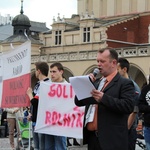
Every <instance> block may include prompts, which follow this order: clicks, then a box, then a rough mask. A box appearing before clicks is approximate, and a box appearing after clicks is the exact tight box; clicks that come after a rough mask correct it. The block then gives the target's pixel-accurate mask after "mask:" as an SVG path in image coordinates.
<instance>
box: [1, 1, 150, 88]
mask: <svg viewBox="0 0 150 150" xmlns="http://www.w3.org/2000/svg"><path fill="white" fill-rule="evenodd" d="M77 2H78V8H77V9H78V14H73V15H72V17H71V18H60V16H59V15H58V16H57V18H56V19H53V24H52V25H51V26H52V28H51V30H47V31H45V32H41V33H38V35H39V39H37V41H34V42H35V43H34V42H32V52H31V53H32V56H31V59H32V60H31V62H32V64H31V72H32V79H31V80H32V81H33V82H35V81H36V80H35V76H34V69H33V68H34V63H35V62H36V61H39V60H40V61H46V62H48V63H49V64H52V63H53V62H56V61H59V62H61V63H62V64H63V66H64V69H65V71H64V77H65V78H66V79H67V80H68V78H69V77H70V76H78V75H86V74H89V73H90V72H93V70H94V69H95V67H97V62H96V56H97V51H98V49H100V48H104V47H106V46H109V47H113V48H115V49H116V51H117V53H118V55H119V57H125V58H127V59H128V60H129V62H130V64H131V68H130V72H129V74H130V76H131V77H132V79H133V80H135V81H136V82H137V83H138V85H139V86H140V87H142V85H143V84H144V83H145V82H147V77H148V75H149V74H150V61H149V58H150V44H149V42H150V0H142V2H141V0H126V1H124V0H96V1H95V0H78V1H77ZM30 33H32V32H30ZM12 38H13V37H12ZM11 42H12V43H13V44H14V45H15V44H17V45H18V44H20V42H23V41H20V40H18V42H16V41H15V42H14V40H11ZM37 42H38V43H37ZM9 45H10V43H9V40H4V42H2V43H1V46H2V49H3V50H7V49H8V47H9ZM33 84H34V83H32V85H33Z"/></svg>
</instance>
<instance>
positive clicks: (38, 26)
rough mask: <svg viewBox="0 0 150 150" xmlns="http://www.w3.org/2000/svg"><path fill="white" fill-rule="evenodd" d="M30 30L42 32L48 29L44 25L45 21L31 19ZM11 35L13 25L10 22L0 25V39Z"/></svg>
mask: <svg viewBox="0 0 150 150" xmlns="http://www.w3.org/2000/svg"><path fill="white" fill-rule="evenodd" d="M30 23H31V27H30V31H34V32H43V31H47V30H49V28H47V27H46V23H40V22H34V21H31V22H30ZM12 35H13V26H12V25H11V24H7V25H2V26H0V41H3V40H5V39H7V38H8V37H10V36H12Z"/></svg>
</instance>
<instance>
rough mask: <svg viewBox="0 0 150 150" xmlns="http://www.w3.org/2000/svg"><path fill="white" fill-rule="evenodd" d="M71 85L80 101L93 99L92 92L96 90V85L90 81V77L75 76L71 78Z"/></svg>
mask: <svg viewBox="0 0 150 150" xmlns="http://www.w3.org/2000/svg"><path fill="white" fill-rule="evenodd" d="M69 81H70V84H71V85H72V87H73V89H74V92H75V94H76V96H77V98H78V100H81V99H84V98H88V97H91V96H92V95H91V91H92V90H93V89H95V87H94V85H93V84H92V82H91V81H90V79H89V76H75V77H69Z"/></svg>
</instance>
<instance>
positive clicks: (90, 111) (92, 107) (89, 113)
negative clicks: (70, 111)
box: [85, 78, 106, 126]
mask: <svg viewBox="0 0 150 150" xmlns="http://www.w3.org/2000/svg"><path fill="white" fill-rule="evenodd" d="M105 82H106V78H102V80H101V82H100V84H99V87H98V90H99V91H101V90H102V88H103V87H104V84H105ZM94 114H95V104H94V105H90V106H89V109H88V111H87V114H86V117H85V119H86V120H85V126H86V124H87V123H88V122H92V121H93V119H94Z"/></svg>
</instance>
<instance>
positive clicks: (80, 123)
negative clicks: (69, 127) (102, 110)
mask: <svg viewBox="0 0 150 150" xmlns="http://www.w3.org/2000/svg"><path fill="white" fill-rule="evenodd" d="M83 114H84V113H82V114H80V113H78V117H77V122H76V127H82V125H83V123H82V121H81V120H82V116H83Z"/></svg>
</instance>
